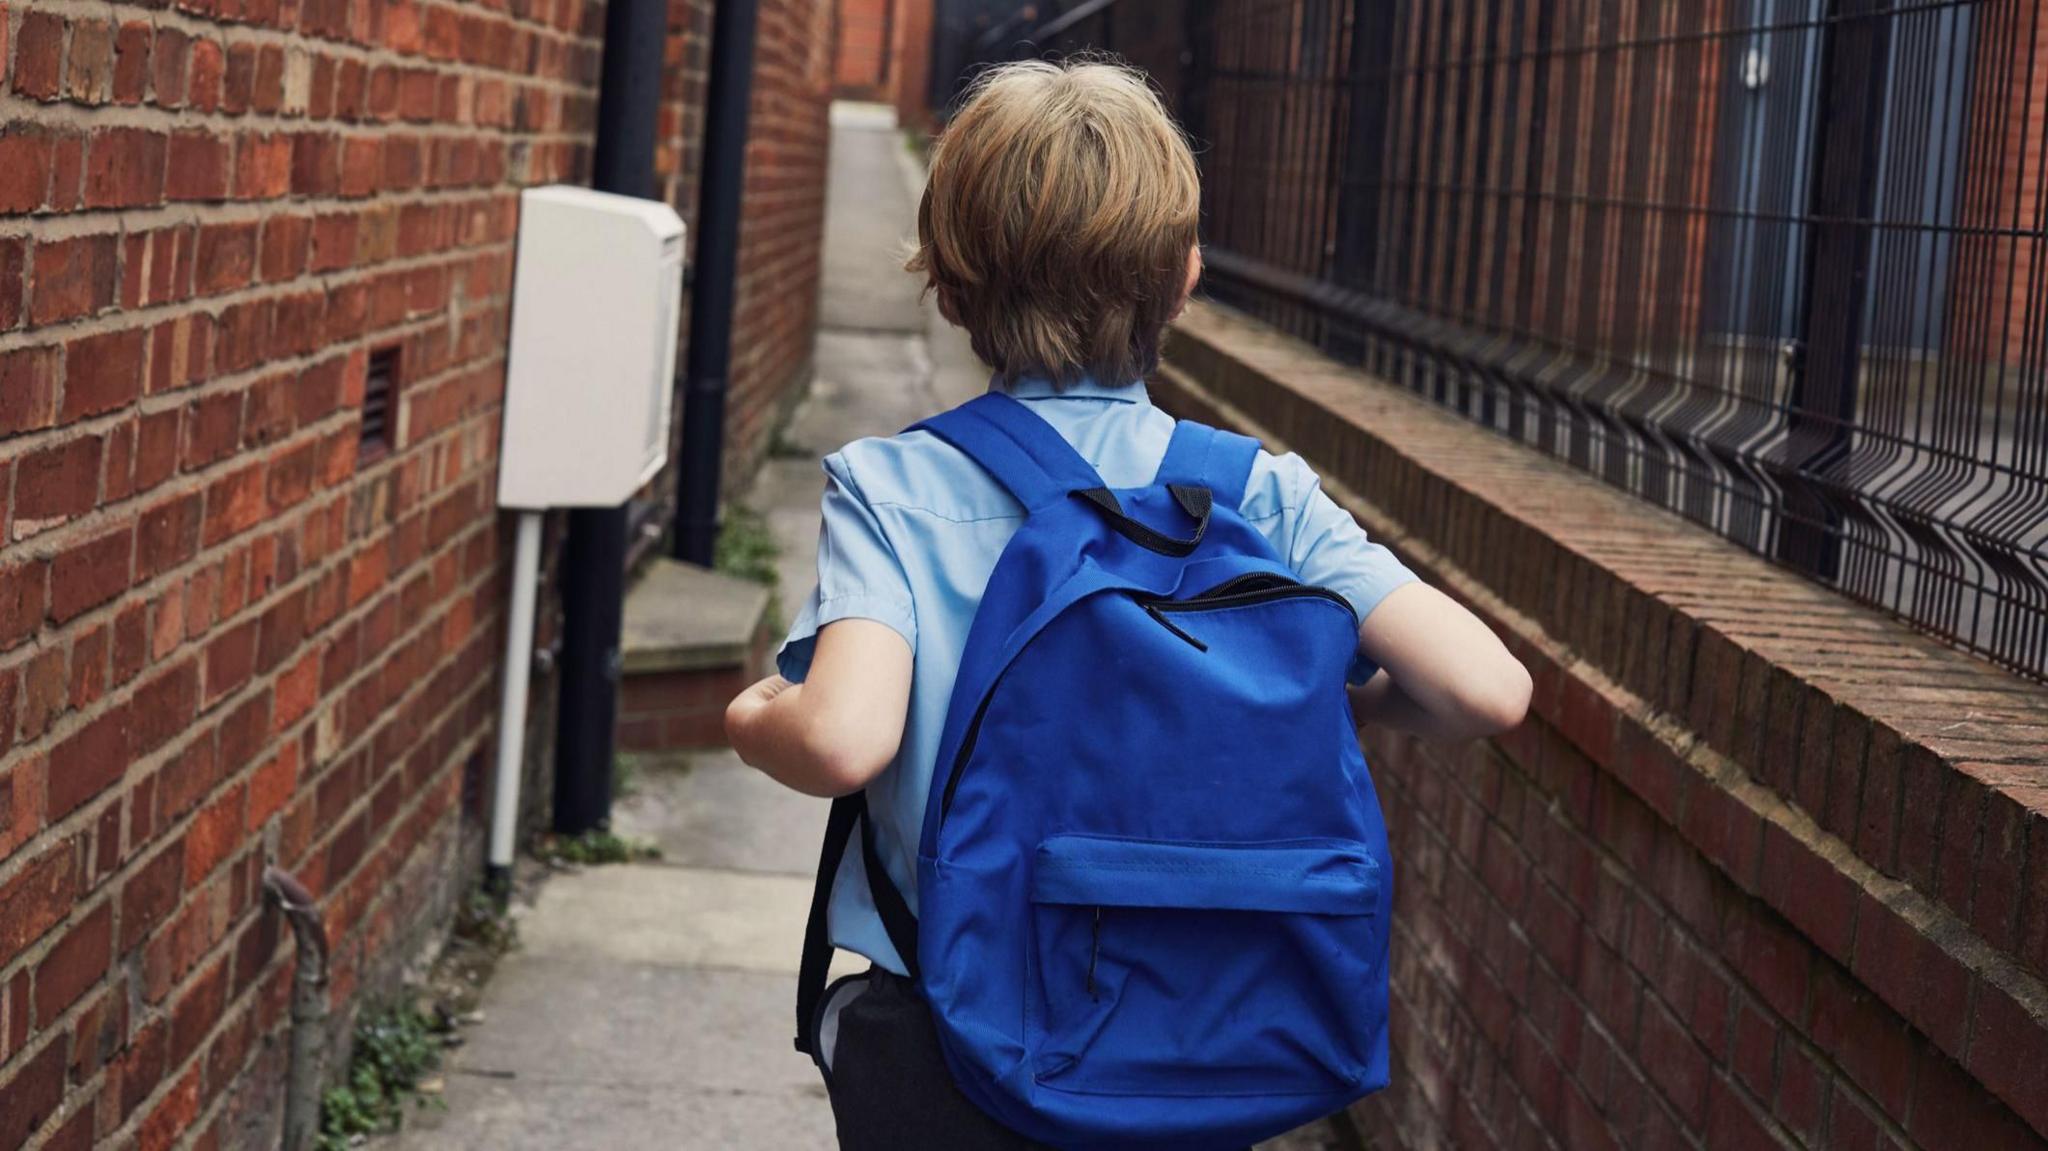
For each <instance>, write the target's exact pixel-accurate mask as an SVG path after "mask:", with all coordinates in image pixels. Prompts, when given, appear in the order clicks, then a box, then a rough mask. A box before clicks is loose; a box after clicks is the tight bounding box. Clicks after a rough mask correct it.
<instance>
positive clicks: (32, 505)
mask: <svg viewBox="0 0 2048 1151" xmlns="http://www.w3.org/2000/svg"><path fill="white" fill-rule="evenodd" d="M103 446H104V445H103V443H102V441H101V440H100V439H99V437H97V436H79V437H77V438H74V439H70V440H65V441H62V442H60V443H55V444H51V445H49V446H47V447H44V448H41V449H38V450H37V451H35V452H34V453H32V454H30V455H28V456H25V457H23V458H22V461H21V463H20V465H19V467H17V468H16V470H15V498H14V516H15V531H14V534H15V536H16V538H20V537H22V536H25V535H29V534H32V533H34V532H37V531H41V530H42V529H43V528H45V527H48V526H50V525H52V524H57V523H62V522H64V521H65V520H68V519H72V518H74V517H76V516H82V515H84V514H85V513H87V512H89V511H91V510H92V509H93V506H94V505H95V504H96V503H98V502H99V494H100V464H101V458H102V457H101V452H102V450H103Z"/></svg>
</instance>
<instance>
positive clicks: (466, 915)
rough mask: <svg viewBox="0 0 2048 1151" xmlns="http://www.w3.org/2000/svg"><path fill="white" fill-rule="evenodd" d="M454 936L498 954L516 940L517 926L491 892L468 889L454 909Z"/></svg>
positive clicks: (507, 948) (517, 938) (507, 949)
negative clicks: (460, 903) (466, 894)
mask: <svg viewBox="0 0 2048 1151" xmlns="http://www.w3.org/2000/svg"><path fill="white" fill-rule="evenodd" d="M455 937H456V938H457V939H459V940H462V941H464V942H467V943H472V944H475V945H476V946H478V947H480V948H482V949H483V950H485V951H487V952H489V953H491V954H493V955H501V954H503V953H505V952H507V951H510V950H511V949H512V946H513V945H514V944H515V943H517V942H519V929H518V927H517V926H516V925H515V924H514V923H513V922H512V917H511V916H509V915H506V914H505V909H504V907H503V906H502V905H500V904H499V902H498V900H497V899H495V898H494V897H492V895H491V893H490V892H488V891H485V890H484V889H483V888H481V887H477V888H472V889H471V890H470V893H469V895H468V896H467V897H466V898H464V899H463V901H462V906H461V907H459V908H457V909H456V911H455Z"/></svg>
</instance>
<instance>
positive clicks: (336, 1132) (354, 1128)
mask: <svg viewBox="0 0 2048 1151" xmlns="http://www.w3.org/2000/svg"><path fill="white" fill-rule="evenodd" d="M446 1033H447V1027H446V1025H445V1024H444V1023H443V1022H442V1021H441V1019H440V1018H439V1017H438V1016H437V1015H435V1014H433V1013H430V1012H426V1011H422V1010H420V1009H419V1008H417V1007H412V1006H406V1007H401V1008H397V1009H394V1010H392V1011H388V1012H385V1013H383V1014H379V1015H366V1016H365V1017H364V1018H363V1019H362V1020H361V1021H360V1022H358V1023H357V1024H356V1034H355V1048H354V1051H353V1053H352V1054H351V1055H350V1058H349V1068H348V1080H347V1082H346V1083H344V1084H343V1085H342V1086H340V1087H335V1088H331V1089H330V1090H329V1091H328V1092H327V1094H326V1095H324V1096H322V1097H321V1100H320V1136H319V1138H318V1139H317V1140H315V1143H314V1146H315V1148H316V1151H344V1149H345V1148H348V1147H351V1146H353V1145H355V1144H356V1143H357V1142H359V1141H360V1139H361V1137H363V1136H367V1135H374V1134H377V1133H378V1132H382V1131H396V1130H397V1129H398V1127H399V1125H400V1124H402V1123H403V1122H404V1120H405V1105H406V1103H407V1102H415V1103H420V1104H423V1103H424V1102H425V1101H426V1100H427V1098H428V1097H427V1096H426V1095H423V1094H422V1093H421V1091H420V1083H421V1080H423V1079H424V1078H425V1077H426V1076H427V1074H428V1072H431V1071H433V1070H434V1069H435V1068H436V1067H438V1066H439V1065H440V1062H441V1048H442V1047H443V1046H444V1045H445V1038H446ZM435 1102H436V1103H438V1102H439V1100H438V1099H437V1100H435Z"/></svg>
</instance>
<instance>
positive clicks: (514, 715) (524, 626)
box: [489, 510, 542, 879]
mask: <svg viewBox="0 0 2048 1151" xmlns="http://www.w3.org/2000/svg"><path fill="white" fill-rule="evenodd" d="M541 514H542V513H541V512H539V511H526V510H522V511H521V512H520V513H519V538H518V542H517V543H516V544H515V545H514V547H513V551H512V614H511V616H510V618H509V619H507V621H506V624H505V672H504V685H505V686H504V695H503V696H502V697H501V698H500V699H499V701H498V778H497V783H496V785H495V786H494V787H492V789H491V796H492V798H491V845H490V858H489V863H490V866H491V871H492V872H493V873H494V875H495V876H496V877H498V878H500V879H502V878H504V877H506V876H508V875H509V874H510V872H511V867H512V854H513V850H514V842H513V841H514V839H515V838H516V836H517V834H518V830H519V828H518V824H519V777H520V775H521V774H522V770H521V768H522V761H523V760H524V759H525V757H526V689H527V683H528V681H529V679H530V678H531V673H532V671H533V604H534V599H535V598H536V596H537V594H538V591H539V585H540V526H541Z"/></svg>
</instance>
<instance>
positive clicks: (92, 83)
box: [64, 20, 114, 104]
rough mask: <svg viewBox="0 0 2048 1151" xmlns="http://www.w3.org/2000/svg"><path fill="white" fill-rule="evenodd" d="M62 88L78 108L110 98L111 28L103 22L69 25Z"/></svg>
mask: <svg viewBox="0 0 2048 1151" xmlns="http://www.w3.org/2000/svg"><path fill="white" fill-rule="evenodd" d="M64 88H65V92H66V94H68V95H69V96H70V97H71V99H73V100H75V101H77V102H78V103H81V104H104V103H106V102H107V101H108V100H111V99H112V98H113V94H114V92H113V89H114V28H113V26H112V25H111V24H108V23H107V22H106V21H104V20H77V21H73V22H72V25H71V66H70V68H69V69H67V71H66V73H65V83H64Z"/></svg>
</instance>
